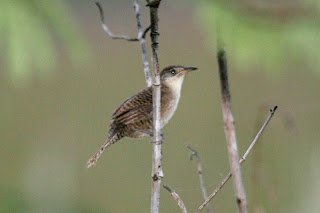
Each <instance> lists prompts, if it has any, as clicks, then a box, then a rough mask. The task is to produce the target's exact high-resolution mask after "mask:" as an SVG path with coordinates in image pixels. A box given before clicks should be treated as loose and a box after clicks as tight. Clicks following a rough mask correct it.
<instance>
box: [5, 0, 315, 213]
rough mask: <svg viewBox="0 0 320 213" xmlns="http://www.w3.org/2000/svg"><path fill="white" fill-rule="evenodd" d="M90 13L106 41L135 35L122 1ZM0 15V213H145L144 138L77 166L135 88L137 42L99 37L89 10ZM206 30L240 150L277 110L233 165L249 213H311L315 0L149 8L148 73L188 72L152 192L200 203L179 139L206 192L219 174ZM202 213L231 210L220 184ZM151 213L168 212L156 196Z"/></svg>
mask: <svg viewBox="0 0 320 213" xmlns="http://www.w3.org/2000/svg"><path fill="white" fill-rule="evenodd" d="M140 3H141V6H142V11H141V12H142V17H143V24H144V26H147V24H148V23H149V22H148V20H149V19H148V9H147V8H145V7H143V5H144V4H145V2H144V1H141V0H140ZM101 4H102V6H103V7H104V10H105V15H106V21H107V24H108V26H109V27H110V28H111V29H112V31H113V32H114V33H119V34H128V35H131V36H134V35H136V34H137V29H136V22H135V15H134V12H133V9H132V1H124V0H123V1H116V0H112V1H101ZM0 8H1V9H2V10H1V13H0V33H1V39H0V48H1V51H0V70H1V72H0V125H1V128H0V145H1V149H0V163H1V175H0V212H148V211H149V207H150V186H151V181H150V175H151V153H152V146H151V145H150V143H149V139H143V140H140V141H139V140H138V141H136V140H131V139H123V140H122V141H121V142H119V143H117V144H116V145H114V146H112V147H111V148H110V149H109V150H107V152H106V153H105V154H104V155H103V156H102V158H101V160H100V161H99V163H98V165H97V166H95V167H94V168H92V169H89V170H88V169H86V167H85V164H86V161H87V159H88V158H89V157H90V156H91V155H92V154H93V153H94V152H95V151H96V150H97V149H98V148H99V146H100V145H101V144H102V143H103V142H104V137H105V135H106V133H107V127H108V125H109V118H110V116H111V114H112V112H113V110H114V109H115V108H116V107H117V106H118V105H119V104H120V103H122V101H123V100H125V99H126V98H127V97H128V96H130V95H132V94H133V93H135V92H138V91H139V90H141V89H142V88H144V87H145V85H146V84H145V80H144V75H143V66H142V61H141V53H140V46H139V43H132V42H131V43H130V42H126V41H119V40H112V39H110V38H109V37H108V36H107V35H106V34H105V33H104V32H103V30H102V29H101V26H100V21H99V15H98V10H97V8H96V6H95V5H94V2H93V1H84V0H83V1H75V0H73V1H71V0H70V1H49V0H2V1H1V2H0ZM216 20H219V22H220V26H221V33H222V35H223V37H224V40H225V43H226V45H227V54H228V63H229V64H228V65H229V72H230V84H231V92H232V103H233V111H234V117H235V121H236V130H237V136H238V142H239V151H240V153H244V152H245V150H246V148H247V147H248V146H249V144H250V142H251V141H252V139H253V137H254V135H255V133H256V132H257V129H258V128H259V127H260V125H261V123H262V122H263V121H264V119H265V118H266V117H267V116H268V114H269V111H268V110H269V108H271V107H273V106H274V105H278V106H279V110H278V111H277V113H276V115H275V117H274V118H273V120H272V121H271V123H270V125H269V126H268V127H267V129H266V131H265V132H264V135H263V137H262V139H261V140H260V141H259V143H258V144H257V146H256V147H255V148H254V151H253V153H252V154H251V155H250V156H249V158H248V160H247V161H246V162H245V163H244V164H243V167H242V168H243V176H244V179H245V186H246V191H247V194H248V201H249V207H250V210H251V211H250V212H255V213H263V212H281V213H283V212H302V211H304V212H311V213H313V212H314V213H316V212H320V205H319V196H320V155H319V151H320V145H319V136H320V133H319V132H320V131H319V130H320V128H319V123H320V115H319V112H318V110H319V108H320V99H319V92H320V82H319V80H320V70H319V68H320V54H319V46H320V39H319V35H320V30H319V29H320V28H319V23H320V4H319V2H318V1H312V0H309V1H302V0H300V1H299V0H295V1H289V0H283V1H271V0H270V1H269V0H260V1H254V0H246V1H244V0H242V1H229V2H228V3H225V1H209V0H208V1H192V0H189V1H181V0H180V1H179V0H175V1H166V0H163V1H162V3H161V7H160V64H161V67H164V66H166V65H170V64H182V65H189V66H197V67H199V71H198V72H195V73H192V74H190V75H189V76H188V77H187V79H186V81H185V83H184V88H183V94H182V98H181V102H180V105H179V108H178V111H177V113H176V115H175V116H174V118H173V119H172V121H171V122H170V123H169V124H168V125H167V126H166V127H165V128H164V130H163V131H164V132H165V137H166V141H165V143H164V146H163V167H164V172H165V178H164V179H163V183H166V184H168V185H169V186H170V187H171V188H172V189H175V190H176V191H177V192H178V193H179V195H180V197H181V198H182V199H183V200H184V202H185V204H186V206H187V208H188V210H189V211H190V212H193V211H194V210H195V209H196V208H197V207H198V206H199V205H200V204H201V203H202V201H203V199H202V194H201V190H200V188H199V181H198V176H197V173H196V167H195V162H190V160H189V155H190V151H189V150H188V149H186V148H185V146H184V143H188V144H189V145H191V146H192V147H193V148H195V149H197V150H198V152H199V154H200V156H201V158H202V163H203V168H204V178H205V182H206V185H207V189H208V192H209V193H211V192H212V191H213V190H214V188H215V187H216V186H217V185H218V184H219V183H220V181H221V180H222V178H223V177H224V176H225V175H226V174H227V173H228V171H229V163H228V157H227V149H226V144H225V136H224V131H223V122H222V114H221V104H220V88H219V78H218V71H217V62H216V35H215V30H216V27H217V25H216ZM149 47H150V42H149V37H148V48H149ZM148 50H149V56H150V49H148ZM211 208H212V209H213V210H215V212H236V203H235V200H234V196H233V190H232V184H231V182H230V183H228V184H227V185H226V186H225V187H224V188H223V189H222V191H221V192H220V193H219V194H218V195H217V197H216V198H215V199H214V200H213V201H212V202H211ZM161 211H162V212H180V209H179V208H178V207H177V205H176V203H175V201H174V200H173V199H172V198H171V197H170V195H169V194H168V193H167V191H165V190H162V194H161ZM205 211H206V210H204V212H205Z"/></svg>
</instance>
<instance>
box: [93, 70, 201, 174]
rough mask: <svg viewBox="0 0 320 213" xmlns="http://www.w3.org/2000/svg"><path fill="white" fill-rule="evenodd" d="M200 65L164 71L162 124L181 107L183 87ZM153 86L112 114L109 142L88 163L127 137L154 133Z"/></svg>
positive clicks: (162, 73) (94, 160)
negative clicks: (185, 80) (179, 104)
mask: <svg viewBox="0 0 320 213" xmlns="http://www.w3.org/2000/svg"><path fill="white" fill-rule="evenodd" d="M196 69H197V68H196V67H184V66H177V65H175V66H168V67H166V68H164V69H163V70H162V71H161V72H160V82H161V120H160V124H161V128H162V127H163V126H164V125H166V124H167V123H168V122H169V120H170V119H171V118H172V116H173V114H174V112H175V111H176V109H177V106H178V103H179V100H180V94H181V87H182V83H183V80H184V77H185V74H187V73H188V72H189V71H193V70H196ZM152 90H153V88H152V87H147V88H146V89H144V90H142V91H141V92H139V93H138V94H136V95H134V96H132V97H131V98H129V99H127V100H126V101H125V102H124V103H123V104H121V105H120V106H119V107H118V108H117V109H116V110H115V112H114V113H113V114H112V117H111V122H112V123H111V125H110V129H109V133H108V135H107V137H106V141H105V143H104V144H103V145H102V146H101V148H100V149H99V150H98V151H97V152H96V153H95V154H94V155H93V156H92V157H91V158H90V159H89V161H88V163H87V167H88V168H89V167H91V166H92V165H94V164H95V163H96V162H97V160H98V158H99V157H100V155H101V154H102V153H103V152H104V150H105V149H106V148H107V147H109V146H110V145H111V144H114V143H115V142H117V141H119V140H120V139H121V138H123V137H131V138H142V137H146V136H152V131H153V112H152V111H153V110H152V109H153V107H152Z"/></svg>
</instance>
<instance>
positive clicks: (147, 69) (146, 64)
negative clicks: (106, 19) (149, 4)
mask: <svg viewBox="0 0 320 213" xmlns="http://www.w3.org/2000/svg"><path fill="white" fill-rule="evenodd" d="M133 8H134V10H135V13H136V20H137V27H138V39H139V41H140V46H141V51H142V61H143V70H144V75H145V77H146V82H147V86H148V87H150V86H151V85H152V78H151V73H150V66H149V60H148V54H147V47H146V40H145V37H146V34H147V32H148V31H149V30H150V29H151V26H149V27H147V28H146V29H145V30H143V27H142V22H141V18H140V6H139V2H138V0H133Z"/></svg>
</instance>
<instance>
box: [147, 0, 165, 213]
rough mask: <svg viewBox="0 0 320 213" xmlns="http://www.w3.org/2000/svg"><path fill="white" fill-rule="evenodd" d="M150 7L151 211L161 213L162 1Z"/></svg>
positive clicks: (150, 3)
mask: <svg viewBox="0 0 320 213" xmlns="http://www.w3.org/2000/svg"><path fill="white" fill-rule="evenodd" d="M147 3H148V6H149V9H150V20H151V21H150V23H151V33H150V37H151V48H152V62H153V71H154V76H155V78H154V84H153V138H152V142H153V153H152V186H151V187H152V189H151V213H159V209H160V189H161V180H162V178H163V171H162V144H161V143H162V141H161V140H162V139H161V138H162V137H161V136H160V130H161V127H160V107H161V103H160V101H161V84H160V65H159V31H158V22H159V17H158V7H159V4H160V1H150V0H147Z"/></svg>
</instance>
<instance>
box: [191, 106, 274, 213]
mask: <svg viewBox="0 0 320 213" xmlns="http://www.w3.org/2000/svg"><path fill="white" fill-rule="evenodd" d="M277 108H278V107H277V106H275V107H274V108H273V109H270V115H269V116H268V118H267V120H266V121H265V122H264V124H263V125H262V127H261V129H260V130H259V132H258V133H257V135H256V137H255V138H254V139H253V141H252V142H251V144H250V146H249V148H248V149H247V151H246V152H245V154H244V155H243V157H242V158H241V160H240V161H239V164H240V165H241V164H242V163H243V162H244V161H245V160H246V158H247V157H248V155H249V153H250V151H251V150H252V148H253V146H254V145H255V144H256V142H257V141H258V139H259V138H260V136H261V134H262V132H263V131H264V129H265V128H266V126H267V125H268V123H269V122H270V120H271V118H272V116H273V115H274V113H275V112H276V110H277ZM231 176H232V174H231V172H229V174H228V175H227V176H226V177H225V178H224V179H223V181H222V182H221V183H220V184H219V186H218V187H217V188H216V189H215V190H214V191H213V193H212V194H211V195H210V196H209V197H208V198H207V200H206V201H205V202H204V203H203V204H202V205H201V206H200V207H199V208H198V210H197V211H196V213H199V212H200V211H201V210H202V209H203V208H204V207H205V206H206V205H207V204H208V203H209V202H210V200H211V199H212V198H213V197H214V196H216V194H217V193H218V192H219V191H220V189H221V188H222V187H223V186H224V185H225V184H226V183H227V182H228V180H229V179H230V178H231Z"/></svg>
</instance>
